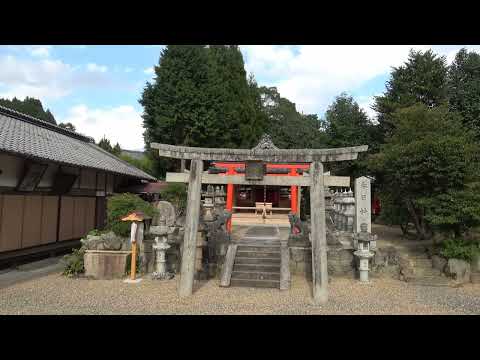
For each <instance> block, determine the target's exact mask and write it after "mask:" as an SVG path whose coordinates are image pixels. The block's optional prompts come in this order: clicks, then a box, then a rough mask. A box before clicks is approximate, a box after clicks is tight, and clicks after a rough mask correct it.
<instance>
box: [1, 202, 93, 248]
mask: <svg viewBox="0 0 480 360" xmlns="http://www.w3.org/2000/svg"><path fill="white" fill-rule="evenodd" d="M59 206H60V209H59ZM95 207H96V199H95V198H94V197H70V196H62V197H59V196H47V195H9V194H3V195H2V194H0V252H5V251H11V250H18V249H24V248H29V247H34V246H39V245H44V244H49V243H53V242H56V241H64V240H71V239H78V238H81V237H83V236H85V235H86V234H87V233H88V232H89V231H90V230H92V229H94V228H95V219H96V218H95V211H96V209H95ZM59 215H60V216H59ZM58 220H59V221H58ZM57 229H58V234H59V236H58V239H57Z"/></svg>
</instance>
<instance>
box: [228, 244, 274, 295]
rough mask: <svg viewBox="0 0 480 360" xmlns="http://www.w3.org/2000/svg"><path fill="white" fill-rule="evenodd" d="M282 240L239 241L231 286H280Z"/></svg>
mask: <svg viewBox="0 0 480 360" xmlns="http://www.w3.org/2000/svg"><path fill="white" fill-rule="evenodd" d="M280 261H281V257H280V241H268V242H255V243H251V244H249V243H248V242H244V243H239V244H238V247H237V252H236V255H235V261H234V264H233V271H232V275H231V279H230V286H244V287H262V288H276V289H279V288H280Z"/></svg>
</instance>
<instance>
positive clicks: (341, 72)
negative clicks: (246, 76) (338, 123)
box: [241, 45, 480, 115]
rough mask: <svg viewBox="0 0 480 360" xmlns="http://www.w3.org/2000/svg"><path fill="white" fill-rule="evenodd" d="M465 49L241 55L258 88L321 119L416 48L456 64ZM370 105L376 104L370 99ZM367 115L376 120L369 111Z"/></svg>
mask: <svg viewBox="0 0 480 360" xmlns="http://www.w3.org/2000/svg"><path fill="white" fill-rule="evenodd" d="M461 47H462V46H459V45H450V46H433V47H432V46H428V45H418V46H410V45H348V46H343V45H301V46H295V47H293V46H278V45H268V46H259V45H258V46H257V45H248V46H241V49H242V53H243V54H244V57H245V68H246V70H247V72H253V74H255V77H256V79H257V81H258V82H259V84H261V85H265V86H276V87H277V88H278V90H279V92H280V94H281V95H282V96H284V97H286V98H288V99H289V100H291V101H292V102H294V103H296V105H297V108H298V110H300V111H304V112H306V113H318V114H322V113H323V112H324V111H325V110H326V108H327V106H328V105H329V104H330V103H331V102H332V101H333V100H334V98H335V96H337V95H339V94H340V93H341V92H343V91H346V92H348V93H351V92H354V91H355V90H358V89H361V88H362V86H365V84H367V83H368V82H369V81H371V80H373V79H375V78H376V77H378V76H382V75H383V76H385V75H388V74H389V73H390V71H391V68H392V67H397V66H400V65H401V64H403V63H404V62H405V61H406V60H407V58H408V53H409V51H410V49H412V48H413V49H416V50H422V51H425V50H427V49H429V48H432V49H433V51H434V52H435V53H437V54H439V55H445V56H446V58H447V61H448V62H451V60H452V59H453V57H454V56H455V54H456V52H457V51H458V50H459V49H460V48H461ZM466 47H467V49H468V50H476V51H478V50H479V49H480V47H478V46H466ZM375 91H378V90H375ZM363 101H364V102H365V100H363ZM368 102H369V103H371V98H370V100H368ZM367 105H368V104H365V106H367ZM365 106H363V107H365ZM367 107H368V106H367ZM366 110H367V109H366ZM367 113H369V114H371V115H372V114H373V113H372V110H371V109H369V108H368V110H367Z"/></svg>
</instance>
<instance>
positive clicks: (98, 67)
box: [87, 63, 108, 73]
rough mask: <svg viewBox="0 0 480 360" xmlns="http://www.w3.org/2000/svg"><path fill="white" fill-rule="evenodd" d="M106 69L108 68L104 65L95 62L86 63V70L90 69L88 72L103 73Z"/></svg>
mask: <svg viewBox="0 0 480 360" xmlns="http://www.w3.org/2000/svg"><path fill="white" fill-rule="evenodd" d="M107 70H108V68H107V67H106V66H105V65H97V64H95V63H88V64H87V71H90V72H99V73H105V72H107Z"/></svg>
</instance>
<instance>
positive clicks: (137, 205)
mask: <svg viewBox="0 0 480 360" xmlns="http://www.w3.org/2000/svg"><path fill="white" fill-rule="evenodd" d="M132 211H143V212H144V213H145V215H148V216H151V217H153V216H154V215H155V214H156V212H157V210H156V209H155V207H153V206H152V205H151V204H150V203H148V202H146V201H144V200H142V199H141V198H140V197H139V196H137V195H135V194H128V193H125V194H118V195H113V196H111V197H110V198H108V201H107V230H112V231H113V232H114V233H115V234H116V235H119V236H123V237H127V236H128V235H129V234H130V222H125V221H122V217H124V216H126V215H128V214H129V213H131V212H132Z"/></svg>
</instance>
